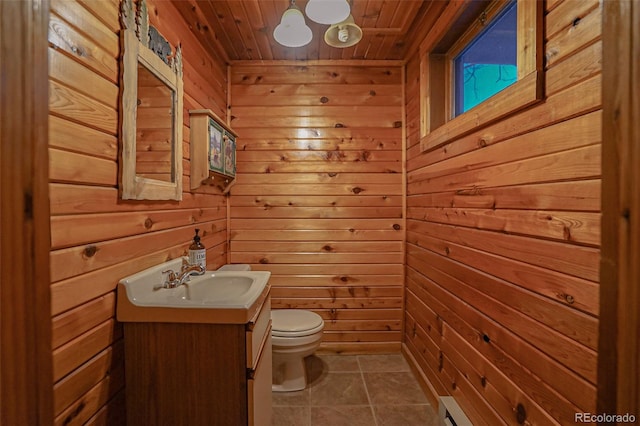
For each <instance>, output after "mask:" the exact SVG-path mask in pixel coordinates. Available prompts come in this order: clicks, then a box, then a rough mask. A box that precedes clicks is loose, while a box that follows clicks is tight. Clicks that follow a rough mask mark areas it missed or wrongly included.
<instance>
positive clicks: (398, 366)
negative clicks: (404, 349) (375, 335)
mask: <svg viewBox="0 0 640 426" xmlns="http://www.w3.org/2000/svg"><path fill="white" fill-rule="evenodd" d="M358 363H359V364H360V369H361V370H362V371H371V372H377V373H382V372H398V371H409V364H407V361H405V359H404V357H403V356H402V355H401V354H381V355H360V356H358Z"/></svg>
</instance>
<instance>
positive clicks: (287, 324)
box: [271, 309, 324, 337]
mask: <svg viewBox="0 0 640 426" xmlns="http://www.w3.org/2000/svg"><path fill="white" fill-rule="evenodd" d="M323 328H324V321H323V320H322V317H321V316H320V315H318V314H316V313H315V312H311V311H305V310H302V309H275V310H273V311H271V334H272V335H274V336H280V337H298V336H308V335H310V334H314V333H317V332H319V331H322V329H323Z"/></svg>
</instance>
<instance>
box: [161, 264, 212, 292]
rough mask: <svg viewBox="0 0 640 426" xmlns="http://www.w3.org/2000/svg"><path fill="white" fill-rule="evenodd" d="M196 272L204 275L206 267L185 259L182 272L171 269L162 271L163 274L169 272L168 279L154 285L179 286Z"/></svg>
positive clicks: (162, 286)
mask: <svg viewBox="0 0 640 426" xmlns="http://www.w3.org/2000/svg"><path fill="white" fill-rule="evenodd" d="M194 272H197V273H198V275H202V274H204V273H205V268H204V267H203V266H201V265H199V264H194V265H190V264H189V263H188V262H187V261H185V260H183V261H182V268H180V272H176V271H174V270H171V269H169V270H166V271H162V273H163V274H168V275H167V280H166V281H165V282H164V283H163V284H161V285H159V286H156V287H154V289H156V290H157V289H161V288H176V287H179V286H181V285H182V284H184V283H186V282H188V281H189V279H190V277H191V274H192V273H194Z"/></svg>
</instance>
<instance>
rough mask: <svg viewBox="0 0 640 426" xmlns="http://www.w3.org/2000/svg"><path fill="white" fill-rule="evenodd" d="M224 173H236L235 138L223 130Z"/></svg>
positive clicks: (231, 174) (232, 174)
mask: <svg viewBox="0 0 640 426" xmlns="http://www.w3.org/2000/svg"><path fill="white" fill-rule="evenodd" d="M223 139H224V147H223V149H224V174H225V175H227V176H232V177H233V176H235V175H236V138H235V136H233V135H232V134H230V133H228V132H226V131H225V133H224V137H223Z"/></svg>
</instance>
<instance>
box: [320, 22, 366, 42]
mask: <svg viewBox="0 0 640 426" xmlns="http://www.w3.org/2000/svg"><path fill="white" fill-rule="evenodd" d="M361 39H362V29H361V28H360V27H359V26H357V25H356V23H355V21H354V20H353V16H351V15H349V17H348V18H347V19H345V20H344V21H342V22H340V23H338V24H333V25H331V26H330V27H329V29H328V30H327V31H326V32H325V33H324V41H325V42H326V43H327V44H328V45H329V46H331V47H340V48H343V47H351V46H353V45H354V44H356V43H357V42H359V41H360V40H361Z"/></svg>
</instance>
